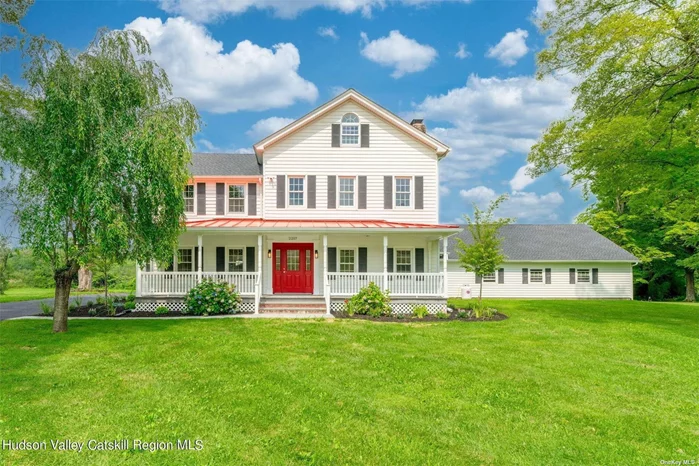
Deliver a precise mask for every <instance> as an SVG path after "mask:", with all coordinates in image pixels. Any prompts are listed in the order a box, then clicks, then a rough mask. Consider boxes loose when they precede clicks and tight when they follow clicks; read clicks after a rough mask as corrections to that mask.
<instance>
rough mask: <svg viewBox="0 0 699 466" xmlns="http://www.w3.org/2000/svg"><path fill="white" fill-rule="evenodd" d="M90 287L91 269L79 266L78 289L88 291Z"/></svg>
mask: <svg viewBox="0 0 699 466" xmlns="http://www.w3.org/2000/svg"><path fill="white" fill-rule="evenodd" d="M91 289H92V270H90V269H88V268H87V267H81V268H80V270H79V271H78V291H89V290H91Z"/></svg>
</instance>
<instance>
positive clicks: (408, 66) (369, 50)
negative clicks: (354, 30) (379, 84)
mask: <svg viewBox="0 0 699 466" xmlns="http://www.w3.org/2000/svg"><path fill="white" fill-rule="evenodd" d="M361 37H362V43H363V44H364V48H363V49H362V55H363V56H364V57H365V58H368V59H369V60H371V61H373V62H376V63H378V64H380V65H382V66H391V67H394V68H395V69H394V70H393V73H391V76H393V77H394V78H400V77H401V76H403V75H405V74H407V73H416V72H418V71H422V70H424V69H426V68H427V67H428V66H430V65H431V64H432V62H433V61H434V60H435V59H436V58H437V51H436V50H435V49H433V48H432V47H430V46H429V45H423V44H420V43H418V42H417V41H416V40H414V39H410V38H408V37H405V36H404V35H403V34H401V33H400V31H397V30H396V31H391V32H390V33H389V34H388V36H387V37H381V38H380V39H376V40H372V41H369V37H368V36H367V35H366V33H364V32H362V34H361Z"/></svg>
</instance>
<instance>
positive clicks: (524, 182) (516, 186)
mask: <svg viewBox="0 0 699 466" xmlns="http://www.w3.org/2000/svg"><path fill="white" fill-rule="evenodd" d="M530 168H532V164H529V163H528V164H526V165H524V166H521V167H519V170H517V173H515V176H514V177H513V178H512V179H511V180H510V187H511V188H512V190H513V191H521V190H523V189H524V188H526V187H527V186H529V185H530V184H532V183H533V182H534V178H532V177H531V176H529V175H528V174H527V170H529V169H530Z"/></svg>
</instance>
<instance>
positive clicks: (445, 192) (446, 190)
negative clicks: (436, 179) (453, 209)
mask: <svg viewBox="0 0 699 466" xmlns="http://www.w3.org/2000/svg"><path fill="white" fill-rule="evenodd" d="M449 193H451V189H449V186H445V185H443V184H441V185H439V195H440V196H448V195H449Z"/></svg>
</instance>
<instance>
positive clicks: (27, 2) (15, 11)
mask: <svg viewBox="0 0 699 466" xmlns="http://www.w3.org/2000/svg"><path fill="white" fill-rule="evenodd" d="M33 4H34V0H0V32H2V31H3V30H4V28H3V27H2V25H3V24H7V25H9V26H14V27H15V28H17V30H18V31H19V33H20V34H25V33H26V31H25V30H24V28H23V27H22V25H21V23H20V21H21V20H22V18H24V16H25V15H26V14H27V10H29V7H31V6H32V5H33ZM17 43H18V39H17V37H14V36H6V35H0V53H2V52H6V51H8V50H10V49H13V48H15V47H16V46H17ZM1 173H2V171H1V170H0V174H1Z"/></svg>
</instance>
